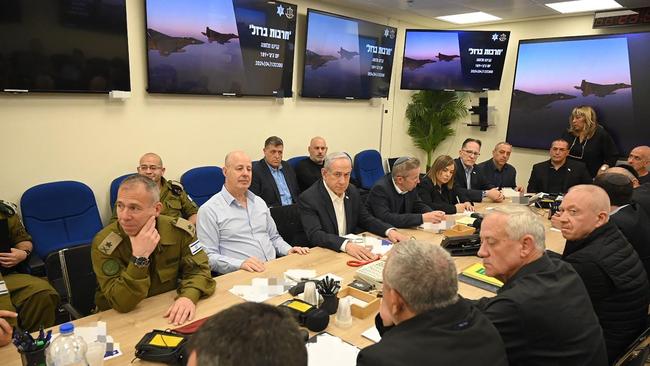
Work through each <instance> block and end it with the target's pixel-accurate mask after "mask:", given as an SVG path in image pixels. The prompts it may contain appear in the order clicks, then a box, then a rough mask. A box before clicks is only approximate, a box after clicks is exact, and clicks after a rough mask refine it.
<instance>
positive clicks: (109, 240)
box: [97, 231, 122, 255]
mask: <svg viewBox="0 0 650 366" xmlns="http://www.w3.org/2000/svg"><path fill="white" fill-rule="evenodd" d="M121 242H122V237H121V236H119V235H118V234H116V233H115V232H113V231H111V233H110V234H108V236H107V237H105V238H104V240H102V242H101V243H99V247H97V249H99V251H100V252H102V253H104V254H106V255H111V254H113V251H114V250H115V248H117V246H118V245H119V244H120V243H121Z"/></svg>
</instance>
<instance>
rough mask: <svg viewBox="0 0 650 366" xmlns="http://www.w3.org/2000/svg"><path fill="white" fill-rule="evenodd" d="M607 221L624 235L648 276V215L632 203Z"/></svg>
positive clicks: (649, 249)
mask: <svg viewBox="0 0 650 366" xmlns="http://www.w3.org/2000/svg"><path fill="white" fill-rule="evenodd" d="M609 220H610V221H611V222H613V223H614V225H616V226H617V227H618V229H619V230H621V232H622V233H623V235H625V237H626V238H627V241H629V242H630V244H631V245H632V248H634V250H635V251H636V254H637V255H638V256H639V259H641V263H642V264H643V268H644V269H645V272H646V275H648V276H650V217H649V216H648V214H646V212H645V210H644V209H642V208H641V207H639V205H638V204H636V203H633V204H630V205H628V206H625V207H623V208H621V209H620V210H618V211H616V213H614V214H613V215H610V216H609ZM649 280H650V278H649Z"/></svg>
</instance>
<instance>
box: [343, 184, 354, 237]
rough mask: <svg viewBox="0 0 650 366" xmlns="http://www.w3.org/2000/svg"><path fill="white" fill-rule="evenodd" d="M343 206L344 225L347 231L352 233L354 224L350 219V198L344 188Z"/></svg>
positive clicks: (351, 216)
mask: <svg viewBox="0 0 650 366" xmlns="http://www.w3.org/2000/svg"><path fill="white" fill-rule="evenodd" d="M343 206H344V207H345V227H346V229H347V233H353V232H354V229H355V226H356V224H355V222H353V220H352V218H353V212H352V200H350V195H348V191H347V190H345V196H344V197H343Z"/></svg>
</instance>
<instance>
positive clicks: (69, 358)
mask: <svg viewBox="0 0 650 366" xmlns="http://www.w3.org/2000/svg"><path fill="white" fill-rule="evenodd" d="M59 332H60V334H59V336H58V337H57V338H56V339H55V340H54V341H52V343H51V344H50V346H49V347H48V349H47V357H46V361H47V366H87V365H88V363H87V362H86V350H87V346H86V342H85V341H84V340H83V338H81V337H79V336H77V335H75V334H74V324H72V323H65V324H61V326H60V327H59Z"/></svg>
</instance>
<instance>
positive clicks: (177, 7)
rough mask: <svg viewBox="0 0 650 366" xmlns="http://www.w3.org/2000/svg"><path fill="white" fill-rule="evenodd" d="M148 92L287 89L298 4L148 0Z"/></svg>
mask: <svg viewBox="0 0 650 366" xmlns="http://www.w3.org/2000/svg"><path fill="white" fill-rule="evenodd" d="M146 12H147V19H146V21H147V30H146V31H147V63H148V77H149V85H148V89H147V90H148V91H149V92H150V93H174V94H213V95H214V94H216V95H254V96H276V97H290V96H291V84H292V76H293V54H294V40H295V33H296V16H297V15H298V12H297V7H296V5H293V4H289V3H285V2H280V1H265V0H192V1H169V0H147V1H146Z"/></svg>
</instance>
